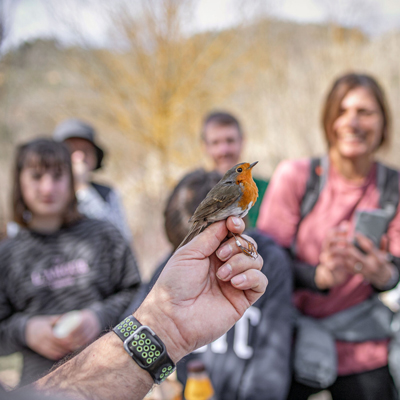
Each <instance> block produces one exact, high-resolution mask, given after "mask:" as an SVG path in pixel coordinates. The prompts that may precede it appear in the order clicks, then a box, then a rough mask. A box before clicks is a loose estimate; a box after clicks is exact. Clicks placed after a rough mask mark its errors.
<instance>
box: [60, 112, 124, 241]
mask: <svg viewBox="0 0 400 400" xmlns="http://www.w3.org/2000/svg"><path fill="white" fill-rule="evenodd" d="M53 138H54V140H56V141H58V142H64V143H65V144H66V145H67V146H68V148H69V149H70V152H71V160H72V168H73V172H74V182H75V194H76V197H77V200H78V210H79V212H81V213H82V214H84V215H86V216H87V217H89V218H94V219H100V220H105V221H109V222H111V223H112V224H113V225H114V226H115V227H117V228H118V229H119V230H120V232H121V233H122V235H123V236H124V237H125V239H126V240H127V241H128V242H131V240H132V235H131V232H130V229H129V227H128V224H127V221H126V217H125V213H124V211H123V208H122V204H121V201H120V198H119V195H118V194H117V192H116V191H115V189H113V188H111V187H109V186H105V185H100V184H98V183H94V182H93V181H92V180H91V178H92V176H91V173H92V171H96V170H98V169H100V168H101V167H102V162H103V158H104V151H103V149H102V148H101V147H100V146H99V145H98V143H97V142H96V131H95V129H94V128H93V127H92V126H91V125H89V124H88V123H86V122H83V121H81V120H79V119H76V118H71V119H67V120H64V121H62V122H61V123H59V124H58V125H57V127H56V129H55V130H54V134H53Z"/></svg>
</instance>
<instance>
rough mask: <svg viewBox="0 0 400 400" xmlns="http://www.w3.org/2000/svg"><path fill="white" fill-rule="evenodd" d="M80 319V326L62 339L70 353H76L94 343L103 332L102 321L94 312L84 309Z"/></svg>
mask: <svg viewBox="0 0 400 400" xmlns="http://www.w3.org/2000/svg"><path fill="white" fill-rule="evenodd" d="M80 317H81V318H80V323H79V325H78V326H77V327H76V328H75V329H74V330H72V331H71V332H70V333H69V335H68V336H66V337H65V338H63V339H62V341H63V343H65V345H66V346H68V348H69V349H70V351H75V350H76V349H78V348H80V347H82V346H84V345H87V344H88V343H90V342H92V341H93V340H94V339H96V338H97V336H99V334H100V331H101V326H100V321H99V319H98V318H97V316H96V314H95V313H94V312H93V311H91V310H89V309H83V310H81V311H80Z"/></svg>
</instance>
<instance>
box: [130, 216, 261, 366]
mask: <svg viewBox="0 0 400 400" xmlns="http://www.w3.org/2000/svg"><path fill="white" fill-rule="evenodd" d="M227 228H228V229H229V231H231V232H233V233H237V234H241V233H242V232H243V230H244V223H243V221H242V220H241V219H239V218H232V217H230V218H228V220H227V221H220V222H216V223H214V224H212V225H211V226H210V227H208V228H207V229H206V230H205V231H204V232H203V233H201V234H200V235H199V236H197V237H196V238H194V239H193V240H192V241H191V242H189V243H188V244H187V245H185V246H183V247H182V248H181V249H179V250H178V251H177V252H176V253H175V254H174V255H173V256H172V257H171V259H170V260H169V262H168V264H167V265H166V267H165V268H164V270H163V272H162V273H161V275H160V277H159V279H158V280H157V282H156V284H155V285H154V287H153V289H152V290H151V292H150V293H149V295H148V296H147V297H146V299H145V300H144V302H143V303H142V305H141V306H140V307H139V309H138V310H137V311H136V312H135V313H134V314H135V316H136V318H137V319H138V320H139V321H140V322H141V323H142V324H145V325H148V326H150V327H151V328H152V329H153V330H154V331H155V332H156V334H157V335H158V336H159V337H160V338H161V339H162V340H163V341H164V343H165V345H166V347H167V350H168V353H169V355H170V357H171V358H172V359H173V360H174V361H175V362H176V361H178V360H179V359H180V358H181V357H183V356H184V355H186V354H188V353H190V352H191V351H193V350H194V349H196V348H198V347H200V346H203V345H204V344H206V343H210V342H212V341H213V340H215V339H217V338H218V337H220V336H221V335H222V334H223V333H225V332H226V331H227V330H228V329H230V328H231V327H232V326H233V325H234V324H235V323H236V322H237V321H238V320H239V319H240V318H241V316H242V315H243V313H244V312H245V311H246V309H247V308H248V307H249V306H250V305H252V304H253V303H254V302H255V301H256V300H257V299H258V298H259V297H260V296H261V295H262V294H263V293H264V291H265V289H266V286H267V283H268V281H267V278H266V277H265V275H264V274H263V273H262V272H261V268H262V265H263V260H262V258H261V256H258V257H257V259H256V260H254V259H252V258H251V257H249V256H247V255H245V254H244V253H242V252H241V251H240V250H239V248H238V247H237V246H236V244H235V241H234V238H231V239H228V240H227V241H226V242H224V243H222V244H221V242H222V241H223V240H224V239H225V237H226V235H227V234H228V229H227ZM246 238H247V239H248V240H250V241H252V242H253V243H254V245H255V246H256V244H255V242H254V241H253V240H252V239H251V238H249V237H246ZM217 249H218V250H217ZM217 255H218V256H217Z"/></svg>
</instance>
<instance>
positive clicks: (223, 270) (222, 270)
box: [217, 264, 232, 280]
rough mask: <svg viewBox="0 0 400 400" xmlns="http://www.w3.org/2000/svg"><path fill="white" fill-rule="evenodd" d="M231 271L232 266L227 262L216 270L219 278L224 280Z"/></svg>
mask: <svg viewBox="0 0 400 400" xmlns="http://www.w3.org/2000/svg"><path fill="white" fill-rule="evenodd" d="M231 272H232V267H231V266H230V265H229V264H225V265H224V266H222V267H221V268H220V269H219V270H218V272H217V276H218V278H219V279H221V280H224V279H226V278H227V277H228V276H229V275H230V274H231Z"/></svg>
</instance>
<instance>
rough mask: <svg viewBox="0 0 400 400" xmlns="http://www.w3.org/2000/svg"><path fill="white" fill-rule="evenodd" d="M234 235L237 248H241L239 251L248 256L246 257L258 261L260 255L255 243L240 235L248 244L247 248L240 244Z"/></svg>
mask: <svg viewBox="0 0 400 400" xmlns="http://www.w3.org/2000/svg"><path fill="white" fill-rule="evenodd" d="M232 235H233V237H234V238H235V242H236V246H237V247H239V249H240V250H241V251H242V252H243V253H244V254H246V256H249V257H251V258H252V259H253V260H255V259H257V257H258V253H257V250H256V248H255V246H254V244H253V243H251V242H250V241H249V240H247V239H245V238H244V237H243V236H240V235H239V236H240V237H241V238H242V239H243V240H244V241H245V242H246V243H247V244H248V247H245V246H243V245H242V244H241V243H240V241H239V239H238V238H237V237H236V235H235V234H233V233H232Z"/></svg>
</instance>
